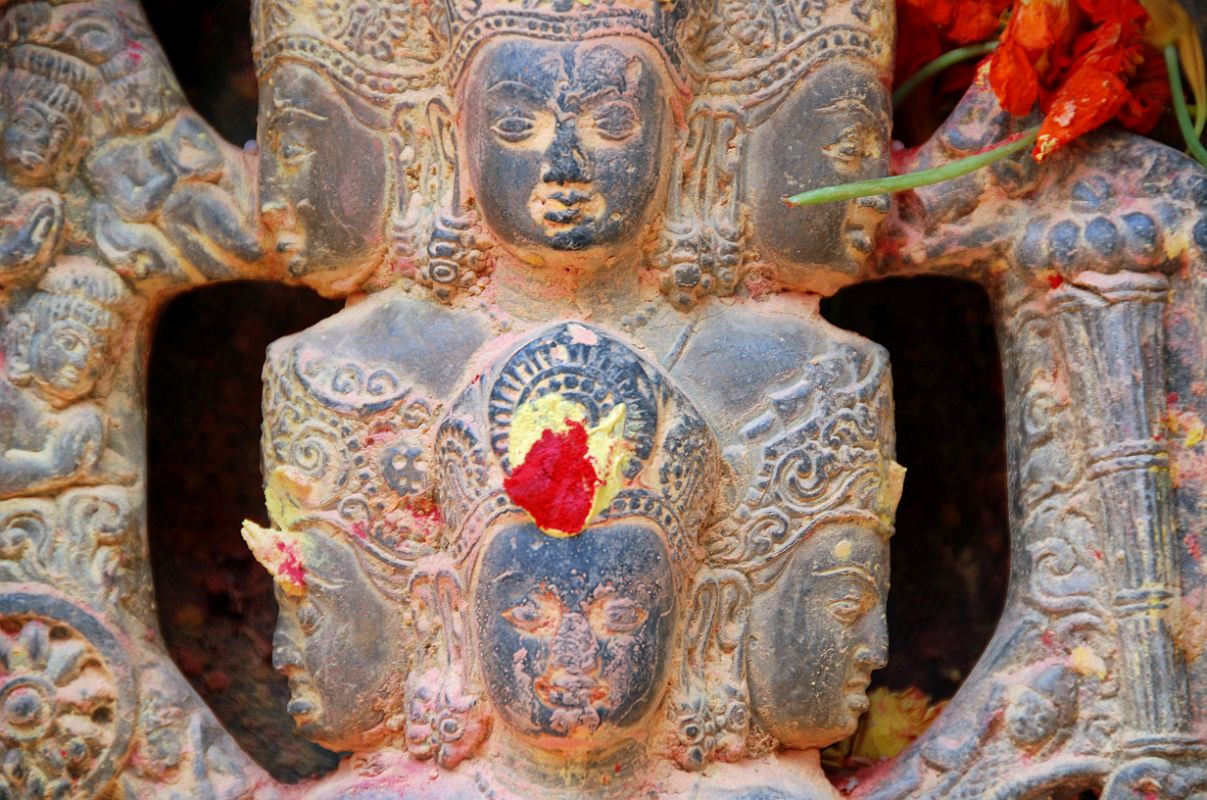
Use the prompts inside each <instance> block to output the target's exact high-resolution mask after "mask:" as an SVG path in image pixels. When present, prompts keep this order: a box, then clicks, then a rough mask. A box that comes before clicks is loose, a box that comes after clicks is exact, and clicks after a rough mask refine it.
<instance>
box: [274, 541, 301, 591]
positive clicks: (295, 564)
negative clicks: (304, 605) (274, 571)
mask: <svg viewBox="0 0 1207 800" xmlns="http://www.w3.org/2000/svg"><path fill="white" fill-rule="evenodd" d="M277 550H279V551H281V553H282V554H283V555H284V558H282V559H281V566H280V567H279V571H280V573H281V574H282V575H284V576H285V577H286V578H288V579H289V580H290V581H292V582H293V583H296V584H297V585H298V586H305V585H306V570H305V568H303V567H302V561H301V559H300V558H298V552H297V548H296V547H295V546H293V545H287V544H285V542H281V541H278V542H277Z"/></svg>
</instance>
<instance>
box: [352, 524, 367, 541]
mask: <svg viewBox="0 0 1207 800" xmlns="http://www.w3.org/2000/svg"><path fill="white" fill-rule="evenodd" d="M352 533H354V534H356V538H357V539H362V540H363V539H368V538H369V528H368V526H366V525H365V523H363V522H359V521H358V522H354V523H352Z"/></svg>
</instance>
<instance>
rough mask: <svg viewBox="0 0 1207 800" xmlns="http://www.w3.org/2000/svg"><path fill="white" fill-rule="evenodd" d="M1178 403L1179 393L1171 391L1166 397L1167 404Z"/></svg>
mask: <svg viewBox="0 0 1207 800" xmlns="http://www.w3.org/2000/svg"><path fill="white" fill-rule="evenodd" d="M1177 404H1178V393H1177V392H1170V393H1169V395H1168V396H1167V397H1166V398H1165V405H1167V406H1176V405H1177Z"/></svg>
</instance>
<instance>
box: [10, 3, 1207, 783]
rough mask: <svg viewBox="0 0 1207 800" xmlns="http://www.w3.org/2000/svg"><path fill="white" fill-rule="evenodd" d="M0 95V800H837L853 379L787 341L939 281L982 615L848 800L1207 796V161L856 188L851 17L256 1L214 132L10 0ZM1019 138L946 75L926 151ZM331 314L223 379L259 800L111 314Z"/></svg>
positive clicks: (883, 417)
mask: <svg viewBox="0 0 1207 800" xmlns="http://www.w3.org/2000/svg"><path fill="white" fill-rule="evenodd" d="M2 14H3V16H2V22H3V25H2V28H0V30H2V31H3V41H4V42H5V45H4V51H3V57H4V59H5V66H6V69H5V71H4V73H3V79H2V81H0V92H2V94H0V110H2V112H3V114H2V118H0V123H2V124H3V136H2V138H0V166H2V168H3V185H2V186H0V214H2V215H3V218H4V223H3V225H0V292H2V293H3V296H2V298H0V299H2V300H3V303H4V315H3V322H4V325H5V337H4V359H3V375H2V376H0V446H2V447H3V450H4V453H3V457H2V459H0V634H2V635H0V713H2V714H3V717H2V719H0V747H2V748H3V754H2V757H0V765H2V766H0V794H3V793H5V792H7V793H8V794H9V795H12V796H15V797H43V796H52V797H80V798H84V797H101V798H128V797H129V798H133V797H148V798H150V797H156V798H158V797H180V798H184V797H190V798H193V797H205V798H252V797H254V798H270V797H277V796H298V797H308V798H337V797H338V798H345V797H358V798H386V797H433V798H435V797H448V798H461V797H475V796H487V797H496V798H507V797H512V798H532V797H562V796H565V797H582V796H591V797H638V796H672V797H674V796H682V797H713V796H716V797H722V796H737V797H744V798H771V797H775V798H779V797H792V798H812V797H831V796H833V794H834V790H833V789H831V788H830V786H829V784H828V783H827V782H826V780H825V778H824V776H823V774H822V772H821V768H820V764H819V761H818V756H817V753H818V749H819V748H820V747H822V746H825V745H826V744H828V743H830V742H833V741H836V740H838V739H841V738H842V737H844V736H845V735H847V734H849V733H850V732H851V731H852V730H853V729H854V726H855V724H856V721H857V719H858V718H859V716H860V714H861V713H862V712H863V711H864V710H865V709H866V707H867V700H866V696H865V690H866V688H867V685H868V681H869V679H870V674H871V672H872V671H873V670H875V669H877V668H878V667H881V666H883V665H884V663H885V659H886V658H887V643H886V631H885V624H884V604H885V602H886V599H887V593H888V563H887V561H888V549H887V539H888V536H889V535H890V533H891V532H892V527H893V524H892V523H893V514H894V510H895V507H896V503H897V500H898V498H899V496H900V492H901V490H902V479H903V470H902V468H901V467H900V466H898V465H897V464H896V463H895V461H894V457H895V453H894V432H893V425H892V394H891V381H890V377H889V366H888V360H887V357H886V354H885V352H884V350H883V349H882V348H880V347H879V346H877V345H876V344H874V343H871V342H868V341H866V340H863V339H861V338H859V337H857V336H854V335H852V334H849V333H846V332H843V331H841V330H838V329H836V328H834V327H832V326H830V325H829V324H827V323H826V322H825V321H824V320H822V319H821V317H820V315H819V313H818V300H819V297H820V296H821V295H824V294H828V293H831V292H833V291H835V290H836V289H837V288H839V287H841V286H845V285H848V284H851V283H853V282H858V281H862V280H868V279H872V278H875V277H879V276H882V275H890V274H894V275H907V274H921V273H939V274H947V275H957V276H960V277H963V278H966V279H971V280H975V281H978V282H980V283H982V284H983V285H984V286H985V287H986V288H987V290H988V291H989V293H990V296H991V298H992V300H993V303H994V306H995V314H996V316H997V320H998V324H999V331H1000V339H1001V343H1002V350H1003V362H1004V373H1005V374H1004V378H1005V382H1006V385H1007V397H1008V402H1007V419H1008V437H1009V447H1010V461H1011V463H1010V494H1011V500H1012V506H1011V514H1012V520H1011V524H1012V530H1013V541H1012V543H1011V546H1012V573H1011V592H1010V597H1009V600H1008V602H1007V608H1006V611H1005V613H1004V615H1003V617H1002V620H1001V623H1000V626H999V630H998V633H997V635H996V636H995V638H994V640H993V641H992V642H991V644H990V646H989V647H988V649H987V650H986V652H985V654H984V656H983V657H982V660H981V663H980V665H979V667H978V669H977V670H976V671H975V672H974V673H973V674H972V675H971V676H970V677H969V679H968V680H967V682H966V683H965V685H964V686H963V688H962V689H961V691H960V693H959V694H958V695H957V697H956V698H955V699H954V700H953V701H952V703H951V704H950V706H949V707H948V708H947V709H946V710H945V711H944V713H943V714H942V715H941V716H940V717H939V719H938V721H937V722H936V724H935V725H934V726H933V728H932V729H931V730H930V731H929V732H928V733H927V735H926V736H924V737H923V738H922V739H920V740H919V741H918V742H917V743H916V745H915V746H914V747H912V748H911V749H910V750H908V751H906V752H905V753H904V754H903V755H902V756H901V757H900V758H899V759H898V760H897V761H896V762H894V763H892V764H890V765H886V766H883V767H882V768H881V769H880V770H879V771H878V772H877V773H875V774H874V775H871V776H868V777H867V778H866V779H865V780H863V781H862V782H861V783H860V785H859V787H858V789H857V790H856V792H857V794H858V795H859V796H861V797H876V798H890V797H892V798H896V797H990V796H992V797H1032V796H1036V797H1039V796H1058V797H1064V796H1070V795H1075V794H1076V793H1078V792H1080V791H1083V790H1090V791H1100V792H1103V793H1104V794H1105V795H1106V796H1108V797H1112V798H1115V797H1119V798H1123V797H1130V796H1132V794H1133V793H1134V792H1137V791H1139V792H1144V793H1148V794H1149V795H1151V796H1155V797H1169V798H1179V800H1180V798H1188V797H1191V796H1193V795H1195V793H1196V792H1201V791H1203V790H1204V788H1205V787H1207V774H1204V773H1203V770H1202V767H1201V764H1202V763H1203V761H1204V757H1205V754H1204V742H1203V736H1202V719H1203V712H1204V709H1203V704H1204V702H1205V697H1207V692H1205V691H1204V686H1207V683H1205V681H1207V672H1204V669H1205V667H1204V665H1203V660H1202V659H1201V658H1199V655H1200V653H1201V651H1202V648H1203V639H1204V633H1203V631H1204V628H1205V625H1204V623H1203V619H1204V613H1205V610H1204V604H1205V603H1207V594H1205V590H1204V588H1203V587H1204V583H1205V582H1207V574H1205V568H1204V562H1203V559H1202V556H1201V553H1200V552H1199V536H1200V534H1201V531H1200V530H1199V528H1200V527H1201V525H1202V523H1201V520H1202V519H1204V518H1205V517H1204V514H1203V507H1202V506H1203V503H1204V500H1203V498H1204V496H1205V494H1204V493H1205V492H1207V485H1204V482H1205V481H1207V471H1205V470H1204V469H1203V468H1202V464H1201V461H1202V449H1203V446H1204V445H1203V442H1202V426H1203V416H1204V414H1207V408H1204V405H1205V404H1207V392H1205V391H1204V390H1203V386H1204V385H1207V375H1204V374H1203V372H1204V370H1205V369H1207V367H1205V366H1204V365H1205V364H1207V359H1204V358H1203V353H1202V347H1203V342H1204V341H1205V337H1204V330H1203V326H1204V324H1207V323H1205V320H1207V308H1204V305H1203V304H1204V297H1205V296H1207V295H1205V294H1204V291H1203V285H1202V280H1201V272H1202V268H1203V265H1204V249H1203V240H1204V236H1202V230H1203V228H1204V225H1205V224H1207V222H1205V220H1207V208H1205V206H1207V175H1204V174H1203V172H1202V170H1200V169H1199V168H1197V167H1196V166H1194V165H1193V164H1192V163H1191V162H1190V161H1189V160H1188V159H1186V158H1184V157H1183V156H1181V155H1180V154H1178V153H1175V152H1173V151H1171V150H1168V149H1167V148H1164V147H1162V146H1160V145H1157V144H1155V143H1153V142H1150V141H1148V140H1144V139H1140V138H1135V137H1130V136H1125V135H1122V134H1119V133H1114V132H1105V133H1100V134H1098V135H1096V136H1094V137H1090V138H1088V139H1086V140H1085V141H1084V142H1083V143H1081V144H1078V145H1076V146H1072V147H1070V148H1068V149H1067V150H1066V151H1063V152H1062V153H1060V154H1058V155H1055V156H1053V157H1052V158H1050V159H1049V160H1048V161H1047V162H1046V163H1045V164H1044V166H1043V167H1042V168H1040V167H1036V166H1035V165H1034V164H1031V163H1029V162H1027V161H1025V160H1023V159H1019V160H1017V161H1015V162H1007V163H1003V164H1000V165H997V166H995V168H993V169H992V170H989V171H985V172H982V173H978V174H974V175H970V176H967V177H965V178H962V179H959V180H958V181H954V182H950V183H948V184H944V185H941V186H939V187H931V188H928V189H923V190H918V191H916V192H913V193H910V194H908V195H905V196H899V197H896V198H887V197H877V198H870V199H865V200H863V201H857V202H853V203H849V204H839V205H831V206H823V207H820V208H818V209H815V210H813V211H808V212H803V211H792V210H789V209H787V208H785V207H784V206H783V204H782V203H781V202H780V198H781V196H782V195H783V194H785V193H787V192H789V191H795V190H799V189H803V188H808V187H812V186H818V185H825V184H829V183H834V182H839V181H844V180H849V179H854V178H859V177H866V176H870V175H878V174H884V173H885V172H887V170H888V169H889V158H890V153H891V147H890V141H889V131H888V125H889V118H890V109H889V105H888V103H889V101H888V99H887V96H886V92H885V85H886V84H887V81H888V76H889V71H890V68H891V64H892V57H893V50H892V39H893V36H892V31H893V12H892V4H891V3H890V2H887V0H856V1H855V2H843V3H840V2H820V3H818V2H808V3H806V2H799V3H798V2H793V3H773V2H759V1H758V0H735V1H732V2H731V1H730V0H710V1H709V2H703V0H615V2H604V3H584V2H569V0H565V2H563V0H551V2H542V1H541V0H532V2H523V3H517V2H508V1H506V0H482V1H479V0H431V2H411V1H410V0H389V1H388V2H379V3H366V2H354V1H353V0H346V2H345V1H344V0H260V1H259V2H258V3H257V4H256V5H255V7H254V11H253V20H252V23H253V31H254V36H255V47H256V60H257V70H258V74H259V79H260V82H261V92H260V98H261V101H260V120H259V122H260V136H259V141H258V147H248V148H245V149H242V150H239V149H235V148H232V147H231V146H229V145H227V144H225V143H224V142H222V141H221V140H220V139H219V137H218V136H217V135H216V134H214V132H213V131H212V130H211V129H210V128H209V127H208V126H207V125H206V123H205V122H204V121H202V120H201V119H200V118H199V117H198V116H197V115H196V114H195V113H194V112H193V111H191V110H190V109H189V108H188V107H187V106H186V105H185V104H184V101H183V98H182V95H181V92H180V91H179V89H178V87H177V86H176V83H175V81H174V79H173V78H172V76H171V74H170V72H169V71H168V69H167V66H166V61H165V60H164V57H163V54H162V53H161V52H160V51H159V49H158V47H157V45H156V44H155V42H154V41H153V39H152V37H151V36H150V33H149V31H148V29H147V26H146V24H145V22H144V20H143V17H142V13H141V11H140V10H139V9H138V7H137V6H136V5H135V4H133V3H132V2H129V0H89V1H88V2H83V1H81V2H71V1H70V0H63V1H62V2H41V1H31V2H11V3H9V4H7V5H6V6H5V7H4V9H3V12H2ZM1012 124H1014V123H1013V122H1012V121H1011V120H1010V118H1009V117H1008V116H1007V115H1005V114H1004V113H1002V112H1001V110H1000V109H999V108H998V107H997V105H996V103H995V101H994V100H993V99H992V96H991V94H990V93H988V92H987V91H986V89H985V87H984V86H983V85H981V84H980V83H978V84H976V85H974V87H973V88H972V90H971V91H970V92H969V94H968V96H967V97H966V98H965V100H964V102H963V104H962V105H961V106H960V107H959V108H958V109H957V110H956V112H955V113H954V114H953V116H952V118H951V119H950V120H949V121H948V123H947V124H946V125H945V126H944V128H943V129H941V130H940V131H939V133H938V134H937V135H936V137H935V138H934V139H933V140H932V141H931V142H929V143H927V144H926V145H924V146H923V147H922V148H920V149H919V150H918V151H916V152H914V153H910V154H907V155H904V156H902V157H900V158H899V159H898V160H901V161H903V162H904V163H903V164H901V165H895V166H900V167H902V168H908V167H912V166H927V165H933V164H937V163H941V162H943V161H945V160H949V159H951V158H955V157H958V156H960V155H962V154H964V153H967V152H969V151H973V150H977V149H980V148H982V147H984V146H985V145H986V144H988V143H990V142H993V141H996V140H998V139H1000V138H1001V137H1002V136H1004V135H1005V134H1006V133H1008V132H1009V127H1010V125H1012ZM237 278H263V279H268V280H276V281H283V282H296V283H303V284H306V285H309V286H312V287H314V288H316V289H318V290H319V291H321V292H323V293H324V294H328V295H330V296H333V297H342V298H346V299H347V300H348V303H347V307H346V308H345V309H344V310H343V311H341V312H339V313H338V314H336V315H334V316H333V317H331V318H329V319H327V320H325V321H324V322H321V323H319V324H318V325H316V326H314V327H312V328H310V329H308V330H306V331H304V332H302V333H299V334H296V335H294V336H290V337H287V338H285V339H282V340H280V341H278V342H277V343H275V344H274V345H273V346H272V347H271V348H270V350H269V353H268V358H267V362H266V365H265V370H264V384H265V394H264V409H263V411H264V426H263V441H262V454H263V472H264V483H265V496H266V500H267V508H268V512H269V517H270V519H271V527H262V526H260V525H256V524H255V523H251V522H249V523H246V524H245V526H244V531H243V532H244V536H245V538H246V540H247V542H248V544H249V546H250V547H251V549H252V551H253V552H254V554H255V555H256V557H257V558H258V559H259V560H260V561H261V563H263V565H264V566H265V567H266V568H267V569H268V570H269V571H270V572H271V574H272V575H273V578H274V580H275V582H276V586H277V593H278V602H279V604H280V621H279V624H278V630H277V636H276V638H275V640H274V643H273V648H274V653H273V657H274V663H275V665H276V666H277V667H278V669H280V670H281V671H282V672H283V673H284V674H285V675H286V676H287V678H288V679H289V683H290V690H291V694H292V698H291V700H290V703H289V707H288V710H289V713H290V714H291V715H292V716H293V718H294V720H295V721H296V723H297V725H298V728H299V730H300V732H301V733H302V734H303V735H305V736H306V737H308V738H310V739H311V740H313V741H315V742H318V743H320V744H323V745H325V746H327V747H330V748H332V749H335V750H339V751H345V752H349V753H351V756H350V757H348V758H346V759H345V760H344V762H343V765H342V767H341V769H340V770H339V771H337V772H335V773H333V774H331V775H328V776H326V777H324V778H322V779H319V780H317V781H313V782H311V783H307V784H303V785H299V786H284V785H277V784H275V783H274V782H273V781H272V780H271V779H270V778H269V777H268V776H267V774H265V773H264V772H263V771H262V770H261V769H260V768H259V767H258V766H256V765H255V764H254V763H253V762H252V761H251V759H250V758H248V757H247V756H246V755H245V754H244V753H242V752H241V751H240V750H239V749H238V747H237V746H236V745H235V744H234V742H233V740H232V739H231V738H230V737H229V735H228V734H227V733H226V732H225V731H224V730H222V728H221V726H220V725H218V723H217V722H216V721H215V719H214V718H213V716H212V714H211V713H210V712H209V711H208V709H206V708H205V706H204V704H203V703H202V702H201V701H200V700H199V698H197V696H196V695H195V694H194V693H193V692H192V690H191V689H190V688H189V687H188V684H187V683H186V682H185V681H184V679H183V678H182V677H181V675H180V673H179V672H178V671H177V669H176V667H175V665H174V664H173V663H172V661H171V659H170V658H169V657H168V655H167V654H166V652H165V650H164V648H163V645H162V643H161V641H160V639H159V634H158V631H157V628H156V623H155V617H154V611H153V604H152V602H151V597H152V592H151V582H150V581H151V576H150V572H149V569H148V566H147V554H146V531H145V523H144V519H145V513H144V510H145V486H146V476H145V454H144V441H143V434H142V431H143V424H144V407H143V399H142V398H143V387H142V384H141V381H142V377H141V376H142V365H143V363H144V361H145V358H146V349H147V346H148V337H149V333H150V329H151V323H152V320H153V319H154V315H155V313H156V311H157V309H159V308H160V307H162V305H163V304H164V303H165V302H166V301H167V300H168V299H170V298H171V297H172V296H173V295H175V294H177V293H179V292H181V291H185V290H187V289H188V288H190V287H192V286H196V285H199V284H201V283H205V282H210V281H217V280H230V279H237Z"/></svg>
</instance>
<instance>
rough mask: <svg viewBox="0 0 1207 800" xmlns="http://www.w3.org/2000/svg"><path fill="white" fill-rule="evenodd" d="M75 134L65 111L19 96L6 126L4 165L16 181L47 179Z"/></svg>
mask: <svg viewBox="0 0 1207 800" xmlns="http://www.w3.org/2000/svg"><path fill="white" fill-rule="evenodd" d="M72 138H73V130H72V125H71V123H70V122H68V120H67V118H66V117H64V116H63V115H62V114H60V113H58V112H57V111H53V110H52V109H50V108H48V107H47V106H45V105H43V104H42V103H39V102H37V101H36V100H32V99H25V100H20V101H18V102H17V104H16V107H15V108H14V109H13V112H12V116H11V117H10V118H9V121H8V125H6V126H5V128H4V152H3V161H4V166H5V168H6V169H7V170H8V172H9V175H10V177H12V178H14V179H15V180H16V181H17V182H20V183H26V184H31V183H47V182H49V181H50V180H52V179H53V178H54V173H55V171H56V170H57V169H58V167H59V163H60V162H61V161H62V160H63V155H64V152H65V151H66V148H67V146H68V144H69V143H70V142H71V140H72Z"/></svg>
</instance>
